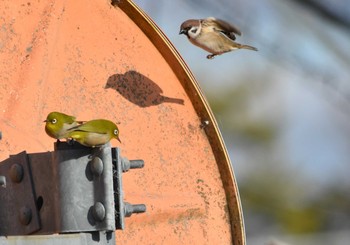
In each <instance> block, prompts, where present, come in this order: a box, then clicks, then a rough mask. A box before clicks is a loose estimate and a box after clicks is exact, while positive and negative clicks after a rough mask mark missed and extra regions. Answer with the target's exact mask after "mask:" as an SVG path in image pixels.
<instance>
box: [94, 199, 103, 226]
mask: <svg viewBox="0 0 350 245" xmlns="http://www.w3.org/2000/svg"><path fill="white" fill-rule="evenodd" d="M92 216H93V217H94V219H95V220H96V221H99V222H101V221H102V220H104V218H105V216H106V209H105V207H104V206H103V204H102V203H100V202H96V203H95V205H94V206H93V207H92Z"/></svg>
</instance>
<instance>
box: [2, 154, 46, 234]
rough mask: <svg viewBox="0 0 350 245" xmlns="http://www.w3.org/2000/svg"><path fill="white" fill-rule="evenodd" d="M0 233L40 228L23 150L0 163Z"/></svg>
mask: <svg viewBox="0 0 350 245" xmlns="http://www.w3.org/2000/svg"><path fill="white" fill-rule="evenodd" d="M0 175H1V176H2V178H1V179H2V186H3V187H5V188H1V189H0V206H1V208H0V221H1V225H0V235H19V234H23V235H27V234H31V233H33V232H35V231H38V230H39V229H40V222H39V213H38V211H37V208H36V197H35V192H34V186H33V180H32V178H31V173H30V166H29V161H28V158H27V154H26V152H25V151H23V152H21V153H19V154H18V155H14V156H10V158H8V159H7V160H5V161H3V162H2V164H1V165H0Z"/></svg>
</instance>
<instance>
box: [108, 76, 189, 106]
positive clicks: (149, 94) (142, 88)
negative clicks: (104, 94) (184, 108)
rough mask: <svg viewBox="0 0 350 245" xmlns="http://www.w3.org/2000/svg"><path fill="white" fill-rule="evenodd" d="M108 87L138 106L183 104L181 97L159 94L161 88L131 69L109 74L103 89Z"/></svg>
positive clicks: (161, 91)
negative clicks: (122, 72)
mask: <svg viewBox="0 0 350 245" xmlns="http://www.w3.org/2000/svg"><path fill="white" fill-rule="evenodd" d="M108 88H111V89H114V90H115V91H117V92H118V93H119V94H120V95H121V96H123V97H124V98H125V99H127V100H129V101H130V102H131V103H134V104H135V105H138V106H140V107H149V106H155V105H159V104H161V103H175V104H180V105H183V104H184V100H183V99H178V98H170V97H167V96H164V95H161V94H162V93H163V90H162V89H161V88H160V87H159V86H158V85H157V84H156V83H155V82H153V81H152V80H151V79H149V78H148V77H146V76H144V75H142V74H141V73H139V72H137V71H133V70H130V71H127V72H126V73H124V74H114V75H112V76H110V77H109V78H108V80H107V83H106V85H105V89H108Z"/></svg>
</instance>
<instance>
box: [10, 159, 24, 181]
mask: <svg viewBox="0 0 350 245" xmlns="http://www.w3.org/2000/svg"><path fill="white" fill-rule="evenodd" d="M23 175H24V170H23V167H22V165H21V164H17V163H15V164H13V165H12V166H11V168H10V178H11V180H12V181H13V182H15V183H19V182H21V181H22V179H23Z"/></svg>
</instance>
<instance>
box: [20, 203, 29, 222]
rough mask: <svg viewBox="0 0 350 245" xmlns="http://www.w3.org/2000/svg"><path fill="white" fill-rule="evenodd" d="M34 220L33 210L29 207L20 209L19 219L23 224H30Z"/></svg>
mask: <svg viewBox="0 0 350 245" xmlns="http://www.w3.org/2000/svg"><path fill="white" fill-rule="evenodd" d="M31 220H32V210H31V209H30V208H28V207H26V206H25V207H22V208H21V209H20V210H19V221H20V222H21V224H22V225H28V224H29V223H30V221H31Z"/></svg>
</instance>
